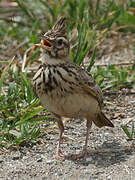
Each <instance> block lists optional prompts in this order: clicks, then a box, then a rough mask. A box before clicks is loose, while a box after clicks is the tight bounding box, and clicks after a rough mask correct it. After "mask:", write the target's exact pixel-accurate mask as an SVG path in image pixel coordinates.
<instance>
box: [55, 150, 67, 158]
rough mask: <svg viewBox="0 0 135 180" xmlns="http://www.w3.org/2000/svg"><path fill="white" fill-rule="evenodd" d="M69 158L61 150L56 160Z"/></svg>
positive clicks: (57, 153)
mask: <svg viewBox="0 0 135 180" xmlns="http://www.w3.org/2000/svg"><path fill="white" fill-rule="evenodd" d="M66 157H67V156H66V155H65V154H63V153H62V152H61V150H59V151H57V152H56V159H60V158H66Z"/></svg>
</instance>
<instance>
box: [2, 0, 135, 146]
mask: <svg viewBox="0 0 135 180" xmlns="http://www.w3.org/2000/svg"><path fill="white" fill-rule="evenodd" d="M15 2H16V3H17V4H18V8H15V7H14V8H3V9H1V12H0V15H1V17H0V22H1V25H0V38H1V42H0V46H1V47H3V45H5V46H8V41H10V42H15V41H16V42H17V45H20V44H23V43H24V45H20V47H19V48H18V50H19V53H20V55H21V56H23V55H24V52H25V51H26V50H27V49H28V48H29V47H31V45H32V44H35V43H38V42H39V41H40V39H39V35H40V34H42V33H44V32H46V31H47V30H48V29H49V28H51V27H52V25H53V24H54V22H55V21H56V20H57V19H58V18H59V17H60V16H61V15H64V16H66V17H67V34H68V35H69V37H72V38H70V42H71V48H70V58H71V59H72V60H73V61H74V62H75V63H76V64H78V65H82V64H83V60H84V57H86V56H87V55H88V54H89V52H90V51H92V54H91V57H89V62H90V63H89V65H88V67H87V70H88V71H91V68H92V67H93V65H94V63H95V57H96V53H97V51H98V48H97V43H98V42H99V41H101V40H102V38H103V37H105V36H106V35H108V34H109V33H111V32H112V31H118V32H119V31H122V32H131V33H134V32H135V15H134V13H135V1H134V0H129V1H128V2H126V1H124V3H123V0H120V1H118V2H117V3H115V2H114V1H111V0H106V2H105V3H102V1H101V0H95V1H94V2H95V5H94V4H93V3H92V1H89V0H84V1H83V0H74V1H73V0H66V1H62V0H57V1H53V0H46V1H45V0H39V1H33V0H27V1H22V0H15ZM7 13H11V14H12V13H15V16H14V18H10V16H7ZM99 32H100V33H99ZM71 34H73V36H71ZM11 45H12V44H11ZM133 51H134V52H135V45H134V46H133ZM29 58H30V59H31V63H33V62H34V61H35V60H37V59H38V58H39V51H38V50H35V51H34V52H33V53H32V55H31V56H30V57H29ZM6 63H7V62H6ZM6 63H5V64H6ZM0 64H4V61H3V62H0ZM11 65H13V66H17V63H16V61H15V58H13V59H11V60H9V62H8V64H7V65H6V66H5V69H4V70H3V71H2V74H1V79H0V92H1V93H0V145H1V146H5V147H9V146H10V145H13V144H15V145H22V144H25V143H34V142H35V139H36V138H37V137H38V135H39V133H40V123H42V122H43V119H44V120H46V119H49V118H50V116H47V115H45V116H39V114H40V113H41V112H42V111H43V110H44V112H45V114H46V109H44V108H43V107H41V106H40V105H39V100H37V99H36V98H35V97H34V95H33V92H32V84H31V77H32V76H33V74H32V73H28V72H27V71H26V72H25V73H22V72H21V70H20V68H18V66H17V70H15V71H14V70H13V68H11ZM92 74H93V76H94V77H95V79H96V81H97V82H98V83H99V85H100V87H101V88H102V89H103V91H104V92H106V91H108V90H109V91H111V92H117V91H119V90H120V89H122V88H135V63H134V64H133V65H132V66H131V67H128V68H123V67H119V68H118V67H115V66H114V65H109V66H107V67H105V68H102V67H100V66H98V67H97V70H96V71H94V72H92ZM44 123H46V122H45V121H44ZM123 130H124V132H125V133H126V134H127V136H129V134H130V129H128V128H127V129H123ZM132 132H134V126H132V130H131V134H132V136H133V134H134V133H132Z"/></svg>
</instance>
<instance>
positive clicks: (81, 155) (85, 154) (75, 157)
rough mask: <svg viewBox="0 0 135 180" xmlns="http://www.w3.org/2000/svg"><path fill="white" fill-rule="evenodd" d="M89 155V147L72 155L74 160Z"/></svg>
mask: <svg viewBox="0 0 135 180" xmlns="http://www.w3.org/2000/svg"><path fill="white" fill-rule="evenodd" d="M86 156H88V150H87V149H83V151H82V152H81V153H79V154H73V155H72V159H73V160H77V159H81V158H84V157H86Z"/></svg>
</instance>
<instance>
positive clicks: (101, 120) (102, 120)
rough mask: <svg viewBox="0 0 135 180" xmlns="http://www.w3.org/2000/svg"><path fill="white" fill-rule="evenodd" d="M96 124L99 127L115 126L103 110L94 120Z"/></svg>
mask: <svg viewBox="0 0 135 180" xmlns="http://www.w3.org/2000/svg"><path fill="white" fill-rule="evenodd" d="M94 124H95V125H96V126H98V127H99V128H101V127H103V126H109V127H114V125H113V123H112V122H111V121H110V120H109V119H108V118H107V117H106V116H105V115H104V113H103V112H102V111H100V112H99V113H98V115H97V119H96V120H94Z"/></svg>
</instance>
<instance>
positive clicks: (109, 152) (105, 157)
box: [69, 141, 135, 167]
mask: <svg viewBox="0 0 135 180" xmlns="http://www.w3.org/2000/svg"><path fill="white" fill-rule="evenodd" d="M133 152H135V147H132V146H129V147H127V146H122V145H121V144H120V143H118V142H115V141H113V142H111V143H108V142H106V141H105V142H104V143H103V144H102V145H101V146H98V147H97V148H96V150H91V151H89V153H88V156H87V157H85V158H82V159H78V160H73V159H72V155H71V156H70V155H69V160H71V161H74V163H78V164H80V165H83V166H88V165H89V164H94V165H95V166H96V167H108V166H111V165H113V164H119V163H120V162H125V161H127V160H128V158H129V156H131V155H132V153H133Z"/></svg>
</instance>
